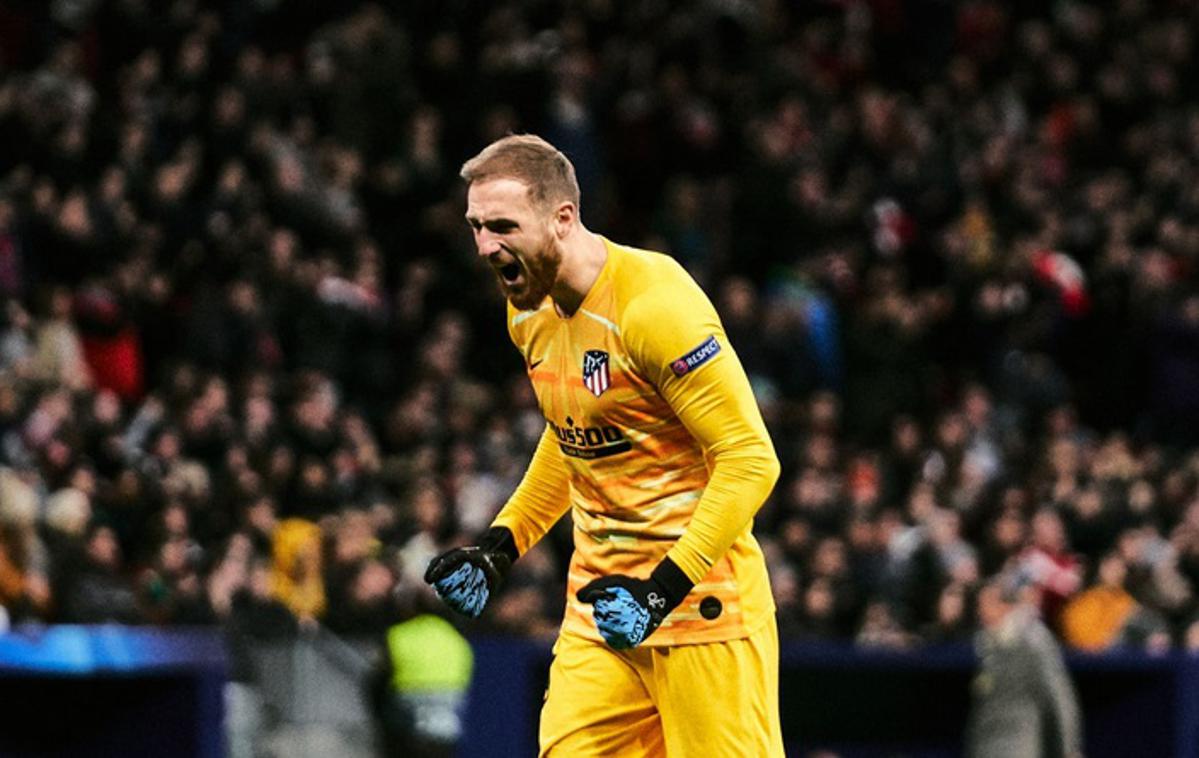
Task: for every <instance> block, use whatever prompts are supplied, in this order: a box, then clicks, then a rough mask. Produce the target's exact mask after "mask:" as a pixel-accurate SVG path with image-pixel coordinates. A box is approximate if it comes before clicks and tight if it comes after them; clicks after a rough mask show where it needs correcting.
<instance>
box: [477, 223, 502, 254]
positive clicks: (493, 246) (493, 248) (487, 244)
mask: <svg viewBox="0 0 1199 758" xmlns="http://www.w3.org/2000/svg"><path fill="white" fill-rule="evenodd" d="M475 246H476V247H478V250H479V256H480V257H483V258H490V257H491V256H492V255H494V254H495V253H497V252H498V251H499V249H500V242H499V240H498V239H496V237H495V235H493V234H492V233H491V232H489V231H487V230H486V229H481V230H480V231H478V232H476V233H475Z"/></svg>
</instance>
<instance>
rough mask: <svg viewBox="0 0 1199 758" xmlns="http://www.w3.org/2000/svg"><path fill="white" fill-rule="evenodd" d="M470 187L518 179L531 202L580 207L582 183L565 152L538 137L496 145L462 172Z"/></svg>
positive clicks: (509, 139)
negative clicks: (570, 204) (477, 184)
mask: <svg viewBox="0 0 1199 758" xmlns="http://www.w3.org/2000/svg"><path fill="white" fill-rule="evenodd" d="M458 175H459V176H461V177H462V178H463V179H464V180H465V181H466V183H467V184H471V183H473V182H480V181H485V180H488V179H500V178H507V179H516V180H517V181H520V182H523V183H524V184H525V186H527V187H528V188H529V199H530V200H531V201H532V202H533V203H534V204H535V205H537V206H540V207H542V208H544V207H546V206H547V205H550V204H556V203H560V202H563V201H569V202H571V203H574V205H575V208H578V207H579V180H578V179H577V178H575V167H574V164H572V163H571V162H570V159H569V158H567V157H566V156H565V155H563V154H562V151H561V150H559V149H558V148H556V147H554V146H553V145H551V144H550V143H548V142H546V141H545V140H543V139H542V138H541V137H538V136H537V135H535V134H510V135H508V136H507V137H502V138H500V139H498V140H496V141H495V142H492V143H491V144H490V145H488V146H487V147H485V148H483V150H482V151H480V153H479V154H478V155H476V156H475V157H474V158H471V159H470V160H468V161H467V162H466V163H463V164H462V170H461V171H459V172H458Z"/></svg>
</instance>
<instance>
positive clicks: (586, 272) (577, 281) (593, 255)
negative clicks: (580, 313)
mask: <svg viewBox="0 0 1199 758" xmlns="http://www.w3.org/2000/svg"><path fill="white" fill-rule="evenodd" d="M562 247H563V250H562V265H561V267H560V268H559V269H558V280H557V281H556V282H555V283H554V288H553V289H552V290H551V291H550V297H551V298H553V300H554V306H555V307H556V308H557V309H558V312H559V313H561V314H562V315H563V316H573V315H574V314H575V311H577V310H578V309H579V306H581V305H582V304H583V299H584V298H586V297H587V293H588V292H590V291H591V287H592V286H593V285H594V284H595V280H596V279H599V275H600V271H602V270H603V268H604V262H605V261H607V260H608V247H607V245H605V244H604V240H603V238H602V237H600V236H599V235H598V234H593V233H592V232H590V231H588V230H587V229H585V228H583V227H582V226H580V227H579V229H578V230H577V231H576V232H575V233H574V234H572V235H571V236H570V237H569V238H567V239H566V240H565V241H564V242H563V246H562Z"/></svg>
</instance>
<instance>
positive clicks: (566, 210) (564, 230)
mask: <svg viewBox="0 0 1199 758" xmlns="http://www.w3.org/2000/svg"><path fill="white" fill-rule="evenodd" d="M578 222H579V209H578V206H576V205H575V204H574V203H572V202H570V201H565V202H562V203H559V204H558V207H557V208H555V209H554V220H553V226H554V235H555V236H556V237H557V238H558V239H563V238H565V237H566V235H568V234H570V231H571V230H572V229H574V227H575V224H577V223H578Z"/></svg>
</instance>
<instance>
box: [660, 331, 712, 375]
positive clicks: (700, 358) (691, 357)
mask: <svg viewBox="0 0 1199 758" xmlns="http://www.w3.org/2000/svg"><path fill="white" fill-rule="evenodd" d="M719 352H720V343H719V342H717V341H716V335H715V334H713V335H712V336H711V337H708V339H706V340H704V341H703V343H702V344H700V345H699V346H698V347H696V348H695V349H694V350H692V351H691V352H689V353H687V354H686V355H684V356H682V357H681V358H678V359H676V360H674V361H671V363H670V370H671V371H673V372H674V375H675V376H683V375H684V374H688V373H690V372H692V371H694V370H695V369H697V368H699V367H700V366H702V365H704V364H705V363H707V362H708V361H710V360H712V358H714V357H715V356H716V354H717V353H719Z"/></svg>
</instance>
